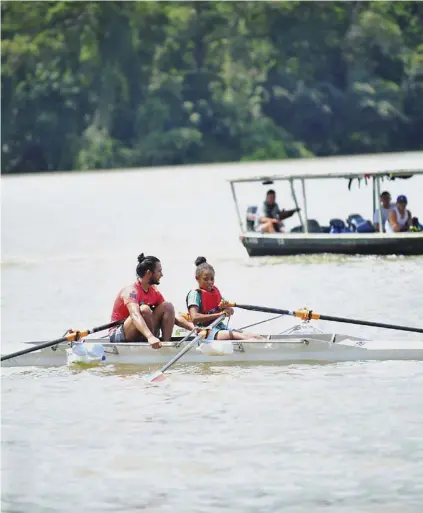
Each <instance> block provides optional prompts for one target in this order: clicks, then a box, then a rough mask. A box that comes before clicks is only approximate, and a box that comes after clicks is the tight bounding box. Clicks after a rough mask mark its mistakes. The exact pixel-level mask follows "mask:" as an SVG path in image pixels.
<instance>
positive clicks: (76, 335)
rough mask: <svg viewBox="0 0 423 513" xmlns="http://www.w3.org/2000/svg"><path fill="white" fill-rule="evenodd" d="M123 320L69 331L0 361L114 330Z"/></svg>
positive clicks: (8, 355) (3, 357)
mask: <svg viewBox="0 0 423 513" xmlns="http://www.w3.org/2000/svg"><path fill="white" fill-rule="evenodd" d="M124 322H125V319H121V320H119V321H113V322H109V323H108V324H103V325H102V326H96V327H95V328H91V329H89V330H84V331H71V332H70V333H67V334H66V335H65V336H64V337H61V338H58V339H56V340H51V341H50V342H44V343H42V344H39V345H36V346H33V347H28V348H26V349H21V350H20V351H16V352H15V353H10V354H6V355H4V356H2V357H1V361H2V362H3V361H4V360H10V359H11V358H16V357H17V356H22V355H24V354H28V353H32V352H34V351H38V349H45V348H46V347H51V346H55V345H57V344H61V343H63V342H73V341H75V340H79V339H80V338H84V337H86V336H88V335H90V334H91V333H97V332H98V331H103V330H107V329H109V328H114V327H115V326H119V325H120V324H123V323H124Z"/></svg>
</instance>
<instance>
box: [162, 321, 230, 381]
mask: <svg viewBox="0 0 423 513" xmlns="http://www.w3.org/2000/svg"><path fill="white" fill-rule="evenodd" d="M225 317H226V314H224V315H221V316H219V317H218V318H217V319H216V320H214V321H213V322H212V323H211V324H210V325H209V326H206V327H205V328H204V330H211V329H213V328H214V327H215V326H217V325H218V324H219V322H220V321H223V319H224V318H225ZM204 330H202V332H201V333H200V334H199V335H197V336H196V337H194V338H193V339H192V340H191V342H190V343H189V344H187V345H186V346H185V347H184V348H183V349H182V350H181V351H179V353H178V354H176V355H175V356H174V357H173V358H172V359H171V360H169V361H168V362H167V363H166V365H164V366H163V367H162V368H161V369H160V371H159V373H163V372H165V371H167V369H168V368H169V367H171V366H172V365H173V364H174V363H175V362H177V361H178V360H179V359H180V358H182V357H183V356H184V354H185V353H188V351H189V350H190V349H191V348H192V347H193V346H194V345H195V344H196V343H197V342H198V341H199V340H200V339H201V338H203V336H204V333H203V331H204Z"/></svg>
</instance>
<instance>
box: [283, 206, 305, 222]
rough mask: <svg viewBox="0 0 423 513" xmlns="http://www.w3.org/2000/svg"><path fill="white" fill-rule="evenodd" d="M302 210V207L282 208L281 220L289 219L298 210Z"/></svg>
mask: <svg viewBox="0 0 423 513" xmlns="http://www.w3.org/2000/svg"><path fill="white" fill-rule="evenodd" d="M300 210H301V209H300V208H293V209H291V210H285V209H282V210H281V211H280V212H279V218H280V220H281V221H283V220H284V219H288V217H291V216H293V215H294V214H295V213H296V212H299V211H300Z"/></svg>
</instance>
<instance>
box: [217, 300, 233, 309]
mask: <svg viewBox="0 0 423 513" xmlns="http://www.w3.org/2000/svg"><path fill="white" fill-rule="evenodd" d="M219 306H220V308H234V307H235V306H236V303H234V302H233V301H221V302H220V303H219Z"/></svg>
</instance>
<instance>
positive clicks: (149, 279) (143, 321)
mask: <svg viewBox="0 0 423 513" xmlns="http://www.w3.org/2000/svg"><path fill="white" fill-rule="evenodd" d="M136 274H137V280H136V282H135V283H133V284H132V285H129V286H127V287H124V288H123V289H122V290H121V291H120V292H119V294H118V296H117V298H116V300H115V303H114V305H113V311H112V317H111V320H112V321H117V320H120V319H126V320H125V322H124V323H123V324H122V325H120V326H118V327H117V328H113V329H112V330H111V331H110V333H109V337H110V341H111V342H113V343H118V342H141V341H145V340H146V341H147V342H148V343H149V344H150V345H151V347H152V348H153V349H159V348H160V347H161V343H160V340H159V339H158V338H157V335H158V332H159V330H161V332H162V340H170V338H171V336H172V331H173V326H174V325H175V323H176V324H177V325H178V326H180V327H181V328H185V329H188V330H192V329H193V328H194V325H193V324H192V323H191V322H189V321H187V320H186V319H185V318H184V317H183V316H182V315H177V316H176V317H175V309H174V307H173V305H172V303H169V302H168V301H165V299H164V297H163V296H162V294H161V293H160V292H159V290H158V288H157V285H159V283H160V278H161V277H162V276H163V271H162V264H161V263H160V260H159V259H158V258H156V257H154V256H144V253H141V255H139V256H138V265H137V269H136Z"/></svg>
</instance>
